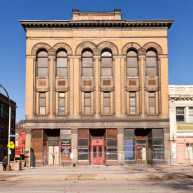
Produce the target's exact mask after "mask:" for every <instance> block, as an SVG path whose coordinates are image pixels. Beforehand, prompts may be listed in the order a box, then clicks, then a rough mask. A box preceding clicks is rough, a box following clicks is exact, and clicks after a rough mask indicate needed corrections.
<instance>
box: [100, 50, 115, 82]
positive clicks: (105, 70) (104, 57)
mask: <svg viewBox="0 0 193 193" xmlns="http://www.w3.org/2000/svg"><path fill="white" fill-rule="evenodd" d="M112 77H113V57H112V53H111V52H110V51H109V50H106V51H103V52H102V54H101V78H112Z"/></svg>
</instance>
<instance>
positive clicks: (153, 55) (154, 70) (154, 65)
mask: <svg viewBox="0 0 193 193" xmlns="http://www.w3.org/2000/svg"><path fill="white" fill-rule="evenodd" d="M157 74H158V57H157V52H156V51H155V50H153V49H150V50H148V51H147V53H146V75H147V76H156V75H157Z"/></svg>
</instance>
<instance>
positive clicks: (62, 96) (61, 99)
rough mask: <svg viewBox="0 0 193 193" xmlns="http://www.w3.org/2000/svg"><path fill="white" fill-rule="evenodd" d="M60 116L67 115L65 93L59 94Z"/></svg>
mask: <svg viewBox="0 0 193 193" xmlns="http://www.w3.org/2000/svg"><path fill="white" fill-rule="evenodd" d="M58 114H59V115H64V114H65V93H64V92H59V93H58Z"/></svg>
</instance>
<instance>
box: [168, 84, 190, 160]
mask: <svg viewBox="0 0 193 193" xmlns="http://www.w3.org/2000/svg"><path fill="white" fill-rule="evenodd" d="M169 101H170V140H171V161H172V163H173V164H190V163H193V85H171V86H170V87H169Z"/></svg>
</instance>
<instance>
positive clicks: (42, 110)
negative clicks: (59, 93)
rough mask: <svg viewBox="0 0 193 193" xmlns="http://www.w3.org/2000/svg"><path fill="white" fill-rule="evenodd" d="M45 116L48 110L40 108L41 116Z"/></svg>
mask: <svg viewBox="0 0 193 193" xmlns="http://www.w3.org/2000/svg"><path fill="white" fill-rule="evenodd" d="M45 114H46V108H45V107H40V115H45Z"/></svg>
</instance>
